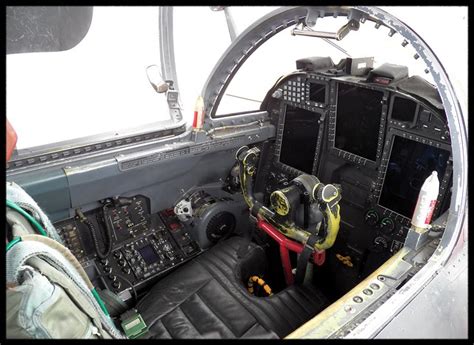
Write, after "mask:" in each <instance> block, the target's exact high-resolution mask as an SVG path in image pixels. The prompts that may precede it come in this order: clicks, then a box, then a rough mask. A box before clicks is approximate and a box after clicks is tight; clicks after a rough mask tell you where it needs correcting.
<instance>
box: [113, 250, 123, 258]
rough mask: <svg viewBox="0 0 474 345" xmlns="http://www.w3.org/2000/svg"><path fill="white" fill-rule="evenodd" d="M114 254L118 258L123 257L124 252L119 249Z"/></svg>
mask: <svg viewBox="0 0 474 345" xmlns="http://www.w3.org/2000/svg"><path fill="white" fill-rule="evenodd" d="M114 256H115V257H116V258H117V259H121V258H122V253H121V252H120V251H118V250H117V251H116V252H114Z"/></svg>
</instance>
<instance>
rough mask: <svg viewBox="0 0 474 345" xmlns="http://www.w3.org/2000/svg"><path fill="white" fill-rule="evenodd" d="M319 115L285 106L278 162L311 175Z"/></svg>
mask: <svg viewBox="0 0 474 345" xmlns="http://www.w3.org/2000/svg"><path fill="white" fill-rule="evenodd" d="M319 118H320V114H318V113H314V112H312V111H309V110H305V109H302V108H296V107H293V106H291V105H287V106H286V114H285V124H284V127H283V139H282V144H281V150H280V162H281V163H284V164H286V165H289V166H290V167H293V168H295V169H298V170H301V171H303V172H305V173H307V174H312V173H313V162H314V155H315V153H316V144H317V142H318V134H319V123H318V120H319Z"/></svg>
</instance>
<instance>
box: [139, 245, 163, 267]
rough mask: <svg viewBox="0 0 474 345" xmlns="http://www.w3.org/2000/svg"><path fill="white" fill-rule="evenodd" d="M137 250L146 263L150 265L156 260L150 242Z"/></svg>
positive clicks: (156, 257)
mask: <svg viewBox="0 0 474 345" xmlns="http://www.w3.org/2000/svg"><path fill="white" fill-rule="evenodd" d="M138 252H139V253H140V255H141V256H142V258H143V260H145V262H146V263H147V265H150V264H152V263H154V262H156V261H157V260H158V255H156V253H155V251H154V250H153V247H152V246H151V245H150V244H149V245H146V246H145V247H142V248H140V249H138Z"/></svg>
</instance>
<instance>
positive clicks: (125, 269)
mask: <svg viewBox="0 0 474 345" xmlns="http://www.w3.org/2000/svg"><path fill="white" fill-rule="evenodd" d="M130 271H131V270H130V267H124V268H122V272H123V273H125V274H130Z"/></svg>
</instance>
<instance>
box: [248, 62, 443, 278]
mask: <svg viewBox="0 0 474 345" xmlns="http://www.w3.org/2000/svg"><path fill="white" fill-rule="evenodd" d="M427 87H428V86H427ZM276 88H280V90H281V91H282V92H281V93H282V97H281V98H280V99H278V100H273V101H272V102H271V103H269V109H267V110H268V111H269V114H271V118H272V121H273V122H274V124H275V126H276V127H277V135H276V139H275V141H274V142H273V143H267V144H265V145H264V147H263V150H266V152H267V153H268V154H266V155H263V157H265V158H264V159H265V160H266V161H265V162H262V163H261V166H260V168H261V171H262V175H264V177H257V185H256V191H258V192H262V193H263V195H264V199H265V200H264V201H265V202H268V198H269V195H270V194H271V192H272V191H274V190H276V189H278V188H282V187H284V186H285V185H286V184H288V182H289V181H291V180H292V179H293V178H294V177H296V176H297V175H299V174H301V173H307V174H313V175H315V176H317V177H318V178H319V179H320V180H321V181H322V182H323V183H337V184H340V185H341V188H342V200H341V202H340V204H341V231H340V234H339V236H338V237H339V238H338V241H337V242H336V245H335V248H334V251H340V255H342V256H344V257H346V256H347V255H349V256H351V257H352V258H353V259H354V262H356V263H357V264H356V265H355V266H354V267H355V268H356V270H359V272H358V274H359V275H363V272H364V271H367V272H368V271H369V270H370V268H369V267H364V266H368V265H366V264H365V263H366V262H367V261H370V260H371V255H372V254H373V253H376V254H377V256H378V257H379V258H380V260H381V261H383V260H385V259H386V258H387V257H389V256H391V255H393V254H394V253H395V252H397V251H398V250H399V249H400V248H401V247H402V246H403V243H404V240H405V237H406V234H407V232H408V229H409V227H410V220H411V217H412V214H413V210H414V208H415V204H416V200H417V198H418V193H419V191H420V189H421V185H422V184H423V182H424V180H425V179H426V178H427V177H428V176H429V175H430V174H431V172H432V171H433V170H436V171H437V172H438V177H439V180H440V192H439V196H438V202H437V204H436V208H435V211H434V218H436V216H438V215H440V214H441V213H443V212H444V211H446V210H447V209H448V207H449V200H450V185H451V184H452V181H451V175H452V155H451V146H450V136H449V130H448V126H447V121H446V118H445V115H444V110H443V109H439V108H437V107H436V106H434V105H432V104H431V103H430V102H429V100H428V99H425V98H423V92H420V95H417V94H408V93H406V92H402V91H401V88H400V89H399V88H398V87H397V85H396V84H394V85H381V84H376V83H369V82H367V81H366V78H365V77H360V76H351V75H347V74H344V73H339V72H338V73H334V71H333V73H329V71H320V72H318V71H307V72H301V71H298V72H297V73H295V74H293V75H289V76H287V77H285V78H283V79H282V81H281V82H280V84H279V85H277V86H276ZM433 89H434V87H433ZM429 91H430V94H433V90H429ZM435 91H436V90H435V89H434V92H435ZM425 93H426V92H425ZM338 246H339V247H338ZM358 265H359V266H360V267H357V266H358Z"/></svg>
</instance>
